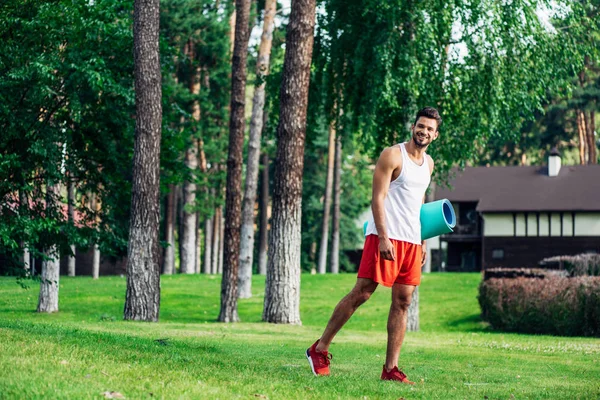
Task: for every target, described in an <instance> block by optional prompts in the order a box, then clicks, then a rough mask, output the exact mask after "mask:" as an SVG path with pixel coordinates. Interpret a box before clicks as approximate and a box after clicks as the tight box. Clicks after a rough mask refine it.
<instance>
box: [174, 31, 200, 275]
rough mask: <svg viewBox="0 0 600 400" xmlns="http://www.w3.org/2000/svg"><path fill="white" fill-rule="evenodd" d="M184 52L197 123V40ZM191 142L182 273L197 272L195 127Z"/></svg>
mask: <svg viewBox="0 0 600 400" xmlns="http://www.w3.org/2000/svg"><path fill="white" fill-rule="evenodd" d="M185 53H186V56H187V58H188V62H189V64H190V67H189V68H188V69H189V71H188V76H187V80H188V82H187V83H188V87H189V91H190V94H191V95H192V96H194V97H195V98H194V100H193V101H192V110H191V117H192V120H193V121H194V122H196V123H197V121H199V120H200V105H199V102H198V99H197V96H198V94H199V93H200V76H199V75H200V67H199V66H198V65H196V63H195V61H196V43H194V41H193V40H192V39H190V40H188V42H187V44H186V46H185ZM189 140H190V142H191V143H190V144H189V145H188V147H187V150H186V152H185V165H186V167H187V168H188V172H189V175H188V176H187V179H186V180H185V182H183V215H182V216H183V219H182V221H181V238H180V241H181V254H180V255H179V257H180V258H179V259H180V267H179V272H180V273H182V274H193V273H195V272H196V250H197V246H196V236H197V234H198V229H197V212H196V210H195V205H196V169H197V168H198V138H197V137H196V132H195V129H192V130H191V134H190V138H189Z"/></svg>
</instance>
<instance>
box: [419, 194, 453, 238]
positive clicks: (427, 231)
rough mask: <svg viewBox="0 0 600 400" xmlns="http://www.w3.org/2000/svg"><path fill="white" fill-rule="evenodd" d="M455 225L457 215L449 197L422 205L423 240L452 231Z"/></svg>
mask: <svg viewBox="0 0 600 400" xmlns="http://www.w3.org/2000/svg"><path fill="white" fill-rule="evenodd" d="M455 226H456V215H455V214H454V208H452V204H451V203H450V201H449V200H448V199H443V200H438V201H432V202H430V203H425V204H423V206H422V207H421V240H426V239H430V238H432V237H435V236H439V235H443V234H444V233H450V232H452V228H454V227H455Z"/></svg>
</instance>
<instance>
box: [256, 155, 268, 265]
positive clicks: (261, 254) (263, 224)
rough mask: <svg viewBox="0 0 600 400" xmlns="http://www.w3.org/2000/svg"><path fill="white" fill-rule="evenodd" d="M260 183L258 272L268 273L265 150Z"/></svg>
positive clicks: (266, 157) (266, 168) (266, 166)
mask: <svg viewBox="0 0 600 400" xmlns="http://www.w3.org/2000/svg"><path fill="white" fill-rule="evenodd" d="M262 168H263V169H262V172H261V183H260V186H261V188H260V203H259V204H260V232H259V237H260V239H259V244H258V273H259V274H260V275H266V274H267V244H268V240H269V237H268V233H269V229H268V226H269V215H268V213H269V211H268V210H269V153H268V152H267V151H264V152H263V155H262Z"/></svg>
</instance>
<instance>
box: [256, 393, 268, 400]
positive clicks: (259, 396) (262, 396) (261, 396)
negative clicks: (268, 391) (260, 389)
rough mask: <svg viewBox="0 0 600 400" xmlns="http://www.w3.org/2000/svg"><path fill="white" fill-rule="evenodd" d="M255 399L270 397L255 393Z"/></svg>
mask: <svg viewBox="0 0 600 400" xmlns="http://www.w3.org/2000/svg"><path fill="white" fill-rule="evenodd" d="M254 397H258V398H259V399H268V397H267V396H265V395H264V394H257V393H255V394H254Z"/></svg>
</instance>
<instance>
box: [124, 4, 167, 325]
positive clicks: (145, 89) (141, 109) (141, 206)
mask: <svg viewBox="0 0 600 400" xmlns="http://www.w3.org/2000/svg"><path fill="white" fill-rule="evenodd" d="M159 15H160V0H135V3H134V17H133V18H134V25H133V38H134V52H133V54H134V65H135V94H136V96H135V102H136V124H135V148H134V158H133V187H132V195H131V222H130V231H129V246H128V249H129V250H128V260H127V293H126V298H125V312H124V317H125V319H127V320H143V321H158V314H159V309H160V265H159V242H158V229H159V213H160V207H159V183H160V182H159V180H160V174H159V172H160V136H161V120H162V103H161V94H162V91H161V71H160V55H159V46H158V37H159Z"/></svg>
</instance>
